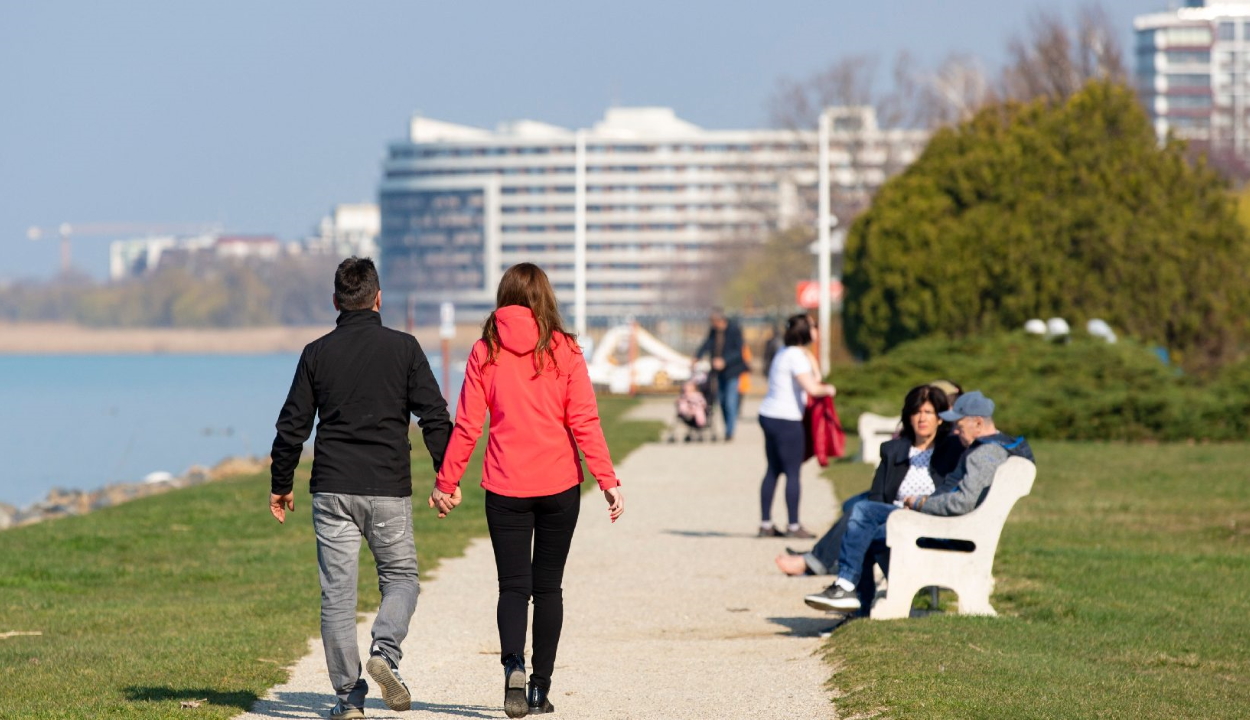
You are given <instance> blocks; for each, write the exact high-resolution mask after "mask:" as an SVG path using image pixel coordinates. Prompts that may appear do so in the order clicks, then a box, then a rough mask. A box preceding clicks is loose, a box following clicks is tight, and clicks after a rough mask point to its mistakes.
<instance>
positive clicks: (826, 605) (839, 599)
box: [803, 583, 859, 613]
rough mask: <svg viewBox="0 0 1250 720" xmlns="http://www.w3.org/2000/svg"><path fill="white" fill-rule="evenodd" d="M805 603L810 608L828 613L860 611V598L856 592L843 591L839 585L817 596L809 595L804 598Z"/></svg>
mask: <svg viewBox="0 0 1250 720" xmlns="http://www.w3.org/2000/svg"><path fill="white" fill-rule="evenodd" d="M803 602H805V603H807V606H808V607H811V608H816V609H817V610H824V611H826V612H841V613H852V612H855V611H857V610H859V597H857V596H856V595H855V591H854V590H851V591H847V590H843V589H842V588H840V587H838V584H837V583H834V584H832V585H830V586H829V587H827V588H825V589H824V590H823V591H821V592H818V593H816V594H815V595H808V596H807V597H805V598H803Z"/></svg>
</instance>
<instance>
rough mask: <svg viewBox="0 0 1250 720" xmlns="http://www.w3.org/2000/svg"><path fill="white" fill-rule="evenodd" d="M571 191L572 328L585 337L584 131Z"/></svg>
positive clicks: (579, 131) (580, 137) (578, 138)
mask: <svg viewBox="0 0 1250 720" xmlns="http://www.w3.org/2000/svg"><path fill="white" fill-rule="evenodd" d="M576 154H577V159H576V163H577V167H576V170H575V173H574V190H573V328H574V331H575V332H576V333H577V336H578V337H582V338H584V337H585V336H586V131H585V130H578V131H577V146H576Z"/></svg>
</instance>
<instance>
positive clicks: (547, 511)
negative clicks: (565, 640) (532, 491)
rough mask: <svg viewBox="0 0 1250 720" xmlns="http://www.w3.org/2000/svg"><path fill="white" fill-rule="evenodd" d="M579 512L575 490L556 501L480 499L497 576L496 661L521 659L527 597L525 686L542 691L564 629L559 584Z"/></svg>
mask: <svg viewBox="0 0 1250 720" xmlns="http://www.w3.org/2000/svg"><path fill="white" fill-rule="evenodd" d="M580 509H581V492H580V491H579V487H578V486H576V485H575V486H573V487H571V488H569V489H568V490H565V491H564V492H562V493H558V494H556V495H546V496H543V497H533V498H514V497H507V496H505V495H498V494H496V493H493V492H489V491H487V493H486V523H487V525H488V526H489V527H490V542H491V545H492V546H493V547H494V549H495V569H496V570H497V571H498V573H499V606H498V608H497V610H496V619H497V621H498V623H499V648H500V651H501V659H502V658H506V657H508V656H509V655H514V654H515V655H520V656H521V657H525V625H526V622H525V621H526V617H527V615H528V612H529V601H530V598H531V597H532V598H533V599H534V655H533V658H532V661H531V667H532V668H533V674H532V675H531V680H532V681H534V682H535V683H537V684H539V685H540V686H543V687H547V686H549V685H550V684H551V673H552V671H553V670H554V669H555V664H556V648H557V647H558V646H559V645H560V630H561V628H562V627H563V625H564V596H563V593H562V591H561V589H560V584H561V582H562V581H563V579H564V563H565V561H566V560H567V559H568V557H569V545H570V544H571V543H572V541H573V530H574V529H575V528H576V527H577V513H578V511H579V510H580ZM531 548H532V550H531Z"/></svg>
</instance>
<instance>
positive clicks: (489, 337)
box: [482, 262, 581, 376]
mask: <svg viewBox="0 0 1250 720" xmlns="http://www.w3.org/2000/svg"><path fill="white" fill-rule="evenodd" d="M508 305H520V306H521V307H526V308H529V309H530V310H531V311H533V313H534V320H535V321H537V322H538V346H537V347H535V348H534V375H535V376H538V375H540V374H542V371H543V369H544V368H545V367H550V368H552V369H554V370H556V371H557V372H559V370H560V368H559V366H558V365H557V364H556V356H555V352H554V350H553V348H552V342H551V339H552V336H554V335H555V334H556V333H560V334H561V335H563V336H564V339H565V340H566V341H567V342H570V343H572V345H573V349H574V351H576V352H581V348H579V347H578V346H577V340H576V338H575V337H574V336H573V335H572V334H570V333H568V332H565V330H564V322H563V321H562V320H561V319H560V304H559V303H558V302H557V301H556V291H555V290H553V289H552V287H551V281H550V280H548V279H547V273H545V272H543V269H542V268H540V267H538V266H537V265H535V264H534V263H527V262H526V263H519V264H517V265H513V266H512V267H510V268H508V269H507V271H506V272H504V274H503V277H502V278H500V280H499V291H498V292H497V293H495V310H496V311H498V310H499V308H502V307H506V306H508ZM482 340H483V341H485V342H486V353H487V355H486V362H487V363H493V362H495V358H497V357H498V356H499V329H498V327H497V326H496V325H495V313H493V312H492V313H491V314H490V315H489V316H488V317H487V318H486V322H485V324H483V325H482Z"/></svg>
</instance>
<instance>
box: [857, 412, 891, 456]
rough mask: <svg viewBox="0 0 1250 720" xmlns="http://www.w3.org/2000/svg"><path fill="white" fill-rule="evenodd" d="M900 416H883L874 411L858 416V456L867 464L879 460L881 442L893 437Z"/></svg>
mask: <svg viewBox="0 0 1250 720" xmlns="http://www.w3.org/2000/svg"><path fill="white" fill-rule="evenodd" d="M901 420H902V418H897V417H885V416H884V415H877V414H876V413H870V412H866V413H862V414H861V415H860V416H859V422H858V423H856V424H857V425H858V426H859V427H858V430H859V456H860V459H861V460H863V461H864V462H865V463H867V464H869V465H876V464H877V463H879V462H881V443H883V442H885V441H887V440H890V439H892V438H893V437H894V433H896V432H898V428H899V423H900V422H901Z"/></svg>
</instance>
